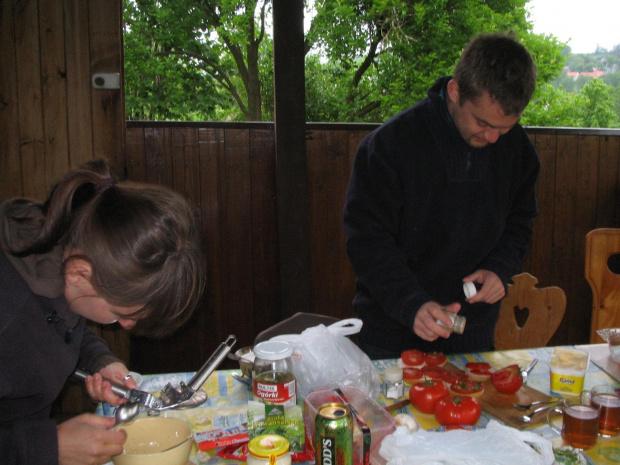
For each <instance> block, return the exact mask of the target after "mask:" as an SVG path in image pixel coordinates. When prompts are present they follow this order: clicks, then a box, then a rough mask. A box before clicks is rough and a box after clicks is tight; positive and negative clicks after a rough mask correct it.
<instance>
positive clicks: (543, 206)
mask: <svg viewBox="0 0 620 465" xmlns="http://www.w3.org/2000/svg"><path fill="white" fill-rule="evenodd" d="M374 127H376V125H344V124H341V125H338V124H331V125H330V124H309V125H308V142H307V153H308V173H309V174H308V186H309V224H310V228H309V230H310V255H311V258H310V260H311V272H310V275H311V277H310V281H311V282H310V289H311V302H310V308H311V311H312V312H314V313H322V314H328V315H332V316H336V317H340V318H345V317H349V316H352V310H351V300H352V297H353V293H354V281H355V279H354V275H353V272H352V269H351V266H350V264H349V261H348V258H347V257H346V254H345V250H344V237H343V230H342V208H343V202H344V196H345V191H346V187H347V182H348V176H349V173H350V169H351V163H352V161H353V157H354V154H355V149H356V148H357V145H358V144H359V142H360V141H361V139H362V138H363V137H364V135H366V134H367V133H368V132H370V131H371V130H372V129H373V128H374ZM528 133H529V134H530V136H531V137H532V139H533V141H534V143H535V145H536V147H537V150H538V152H539V155H540V158H541V162H542V171H541V176H540V180H539V183H538V187H537V193H538V199H539V204H540V205H539V207H540V215H539V217H538V219H537V222H536V225H535V232H534V241H533V244H532V248H531V251H530V253H529V254H528V256H527V258H526V260H525V263H524V265H523V270H524V271H529V272H531V273H532V274H534V275H535V276H536V277H538V279H539V287H543V286H550V285H556V286H560V287H562V288H563V289H564V290H565V291H566V294H567V300H568V308H567V312H566V317H565V318H564V321H563V323H562V325H561V326H560V329H559V330H558V332H557V334H556V336H555V337H554V338H553V339H552V341H551V344H568V343H585V342H588V339H589V325H590V314H591V293H590V289H589V286H588V284H587V282H586V280H585V278H584V238H585V234H586V233H587V232H588V231H589V230H591V229H594V228H598V227H620V131H618V130H608V131H604V130H585V129H584V130H575V129H553V128H528ZM275 163H276V161H275V157H274V145H273V127H272V125H271V124H269V123H254V124H252V123H249V124H226V123H211V124H209V123H204V124H195V125H194V124H188V125H183V124H180V123H177V124H174V125H170V124H165V123H146V124H141V123H132V122H129V123H128V129H127V169H128V175H129V176H130V177H131V178H135V179H141V180H146V181H149V182H151V181H152V182H160V183H164V184H166V185H168V186H170V187H172V188H174V189H178V190H180V191H182V192H184V193H185V194H186V195H187V196H188V198H189V199H190V200H191V201H192V202H193V203H194V205H196V209H197V212H200V216H201V228H202V233H203V244H204V250H205V253H206V256H207V259H208V262H209V290H208V292H207V296H206V301H205V303H204V306H203V307H202V308H201V309H200V311H199V312H198V313H197V315H196V316H195V319H194V321H193V323H192V324H190V325H188V326H187V327H185V328H184V329H182V330H181V332H180V333H179V334H177V335H176V336H175V337H174V338H173V340H172V342H171V344H172V345H170V344H168V343H166V345H165V346H163V345H161V344H160V343H158V342H155V341H147V340H138V339H134V340H133V341H132V350H131V355H132V366H133V367H134V368H135V369H138V370H142V371H145V372H151V371H174V370H185V369H187V370H192V369H193V370H195V369H197V368H198V367H199V366H200V365H201V364H202V363H203V362H204V360H206V357H207V356H208V354H209V353H210V352H212V351H213V350H215V347H216V346H217V344H219V343H220V342H221V341H223V340H224V339H225V337H226V336H227V335H228V334H230V333H233V334H235V335H237V337H238V338H239V347H242V346H244V345H249V344H251V343H252V341H253V339H254V336H256V334H258V332H260V331H261V330H262V329H265V328H266V327H268V326H270V325H272V324H274V323H276V322H277V321H279V320H280V319H281V318H284V317H285V316H287V315H282V314H281V313H280V312H279V309H278V304H277V302H278V298H277V297H278V273H277V247H278V241H277V235H276V205H275V196H276V191H275V186H274V172H275ZM181 353H183V354H187V355H184V356H183V357H181V356H180V354H181Z"/></svg>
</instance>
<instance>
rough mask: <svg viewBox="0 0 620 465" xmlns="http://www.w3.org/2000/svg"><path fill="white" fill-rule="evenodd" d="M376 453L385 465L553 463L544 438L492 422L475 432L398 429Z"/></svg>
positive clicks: (384, 439) (517, 464)
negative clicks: (411, 432)
mask: <svg viewBox="0 0 620 465" xmlns="http://www.w3.org/2000/svg"><path fill="white" fill-rule="evenodd" d="M532 446H533V447H534V448H535V449H534V448H533V447H532ZM379 454H380V456H381V457H382V458H383V459H385V460H386V463H387V465H523V464H527V465H552V464H553V462H554V461H555V458H554V455H553V448H552V446H551V443H550V442H549V441H548V440H547V439H545V438H543V437H542V436H540V435H538V434H536V433H532V432H527V431H519V430H517V429H515V428H511V427H509V426H504V425H502V424H500V423H498V422H497V421H495V420H490V421H489V423H488V424H487V426H486V428H483V429H479V430H476V431H466V430H453V431H446V432H443V433H438V432H433V431H424V430H418V431H417V432H415V433H413V434H410V433H409V432H408V430H407V429H406V428H405V427H402V426H401V427H398V428H397V429H396V431H394V433H392V434H390V435H388V436H386V437H385V438H383V442H382V443H381V448H380V449H379Z"/></svg>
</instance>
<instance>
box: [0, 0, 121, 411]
mask: <svg viewBox="0 0 620 465" xmlns="http://www.w3.org/2000/svg"><path fill="white" fill-rule="evenodd" d="M121 33H122V1H121V0H96V1H95V0H93V1H88V0H20V1H14V0H7V1H0V201H2V200H5V199H7V198H9V197H16V196H25V197H30V198H35V199H41V200H43V199H45V197H46V196H47V194H48V192H49V189H50V187H51V186H52V184H53V183H54V182H55V181H57V180H58V179H59V177H60V176H62V175H63V174H64V173H65V172H66V171H68V169H69V167H75V166H78V165H79V164H81V163H83V162H84V161H86V160H89V159H91V158H95V157H105V158H107V159H108V160H110V162H111V163H112V164H113V165H114V167H115V168H117V169H120V170H123V169H124V153H123V150H124V131H125V108H124V95H123V92H122V90H121V89H115V90H102V89H93V87H92V86H91V76H92V75H93V74H94V73H99V72H105V73H110V72H111V73H119V74H120V76H121V79H122V75H123V69H122V68H123V67H122V62H123V60H122V35H121ZM94 328H95V329H96V330H97V331H99V332H100V333H101V334H102V335H103V336H104V337H105V338H106V340H108V342H109V343H110V344H111V345H112V346H114V347H115V351H116V353H117V354H118V355H119V357H121V358H123V359H124V360H127V361H128V360H129V339H128V337H127V336H126V335H125V334H123V333H122V332H121V331H118V330H117V329H115V328H109V327H99V326H94ZM70 391H72V393H73V394H74V395H68V396H66V397H65V398H66V399H67V401H66V402H67V404H73V405H67V406H66V408H65V410H69V411H80V410H81V409H82V401H81V398H80V390H79V388H77V387H74V388H71V389H70ZM84 406H85V407H86V408H88V409H90V408H92V407H93V404H92V402H90V401H88V400H85V401H84Z"/></svg>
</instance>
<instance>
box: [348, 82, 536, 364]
mask: <svg viewBox="0 0 620 465" xmlns="http://www.w3.org/2000/svg"><path fill="white" fill-rule="evenodd" d="M449 80H450V78H449V77H444V78H441V79H439V80H437V82H435V84H434V85H433V87H432V88H431V89H430V90H429V91H428V97H427V98H425V99H423V100H421V101H420V102H418V103H417V104H416V105H414V106H413V107H411V108H409V109H408V110H405V111H403V112H401V113H400V114H398V115H396V116H394V117H393V118H391V119H390V120H389V121H387V122H386V123H385V124H383V125H382V126H381V127H380V128H378V129H377V130H375V131H374V132H372V133H371V134H369V135H368V136H367V137H366V138H365V139H364V140H363V141H362V143H361V144H360V146H359V148H358V151H357V154H356V157H355V163H354V166H353V170H352V173H351V178H350V182H349V187H348V191H347V197H346V204H345V209H344V231H345V236H346V249H347V253H348V255H349V258H350V260H351V263H352V265H353V268H354V270H355V273H356V276H357V285H356V288H357V292H356V295H355V298H354V301H353V306H354V309H355V311H356V313H357V315H358V317H359V318H361V319H362V320H363V322H364V325H363V327H362V330H361V333H360V334H359V335H358V340H359V341H360V342H363V343H366V344H369V345H372V346H375V347H379V348H383V349H386V350H388V351H392V352H394V353H400V352H402V351H404V350H407V349H419V350H423V351H432V350H434V351H441V352H445V353H455V352H471V351H479V350H490V349H491V348H492V346H493V332H494V328H495V323H496V321H497V317H498V312H499V306H500V303H499V302H497V303H496V304H493V305H489V304H485V303H476V304H472V305H469V304H468V303H467V302H465V300H464V299H465V297H464V295H463V282H462V280H463V278H464V277H465V276H467V275H469V274H471V273H472V272H474V271H476V270H480V269H484V270H489V271H492V272H494V273H495V274H497V276H498V277H499V278H500V279H501V280H502V282H503V283H504V286H506V283H507V282H508V281H509V280H510V278H511V277H512V276H513V275H514V274H516V273H518V272H519V271H520V269H521V263H522V261H523V259H524V257H525V255H526V253H527V249H528V248H529V245H530V243H531V239H532V225H533V223H534V219H535V218H536V214H537V212H538V210H537V203H536V194H535V183H536V179H537V177H538V172H539V170H540V162H539V160H538V156H537V154H536V151H535V149H534V146H533V145H532V142H531V141H530V139H529V137H528V136H527V134H526V133H525V131H524V130H523V128H522V127H521V126H520V125H516V126H515V127H513V128H512V129H511V130H510V131H509V132H507V133H506V134H504V135H503V136H501V137H500V138H499V139H498V141H497V142H496V143H494V144H488V145H487V146H485V147H483V148H472V147H471V146H469V145H468V144H467V143H466V142H465V140H464V139H463V137H462V136H461V135H460V133H459V131H458V130H457V129H456V127H455V126H454V124H453V123H452V121H451V119H450V117H449V113H448V111H447V107H446V104H445V102H444V100H443V98H442V96H441V95H440V94H441V91H442V89H444V88H445V86H446V84H447V82H448V81H449ZM429 301H434V302H437V303H439V304H440V305H448V304H450V303H453V302H461V304H462V308H461V311H460V312H459V314H460V315H463V316H465V317H466V318H467V325H466V328H465V333H464V334H463V335H457V334H452V335H451V336H450V338H448V339H443V338H439V339H438V340H436V341H434V342H428V341H425V340H423V339H421V338H419V337H418V336H416V335H415V334H414V332H413V323H414V319H415V316H416V313H417V311H418V310H419V308H420V307H421V306H422V305H423V304H424V303H426V302H429Z"/></svg>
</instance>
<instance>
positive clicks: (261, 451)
mask: <svg viewBox="0 0 620 465" xmlns="http://www.w3.org/2000/svg"><path fill="white" fill-rule="evenodd" d="M288 449H289V443H288V439H286V438H284V437H282V436H278V435H277V434H262V435H260V436H256V437H255V438H254V439H252V440H250V442H249V443H248V452H249V453H250V454H252V455H253V456H254V457H259V458H266V459H268V458H270V457H271V456H276V457H279V456H281V455H284V454H286V453H287V452H288Z"/></svg>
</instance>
